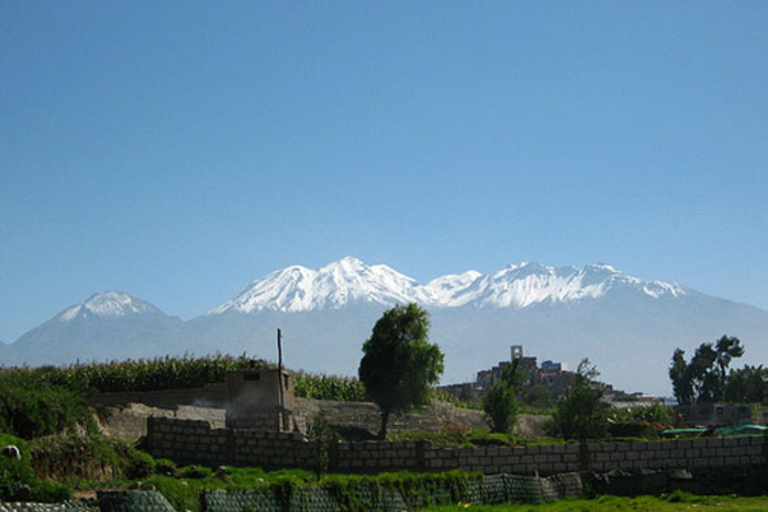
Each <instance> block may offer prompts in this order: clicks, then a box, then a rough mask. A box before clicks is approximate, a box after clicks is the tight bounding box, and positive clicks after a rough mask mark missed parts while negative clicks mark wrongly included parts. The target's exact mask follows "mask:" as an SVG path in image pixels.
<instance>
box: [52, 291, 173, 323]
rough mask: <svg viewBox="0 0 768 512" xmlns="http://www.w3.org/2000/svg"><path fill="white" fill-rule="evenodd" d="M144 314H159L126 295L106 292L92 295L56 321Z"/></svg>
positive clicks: (155, 309) (143, 303) (146, 304)
mask: <svg viewBox="0 0 768 512" xmlns="http://www.w3.org/2000/svg"><path fill="white" fill-rule="evenodd" d="M144 313H159V310H158V309H157V308H155V307H154V306H152V305H150V304H148V303H146V302H144V301H141V300H138V299H135V298H133V297H131V296H130V295H128V294H126V293H122V292H118V291H108V292H105V293H101V294H94V295H92V296H91V297H89V298H88V299H87V300H85V301H83V302H81V303H80V304H78V305H76V306H73V307H71V308H69V309H67V310H65V311H64V312H63V313H61V314H60V315H59V317H58V319H59V320H60V321H62V322H71V321H72V320H74V319H76V318H87V317H89V316H92V317H100V318H118V317H122V316H127V315H138V314H144Z"/></svg>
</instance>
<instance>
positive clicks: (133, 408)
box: [91, 384, 533, 440]
mask: <svg viewBox="0 0 768 512" xmlns="http://www.w3.org/2000/svg"><path fill="white" fill-rule="evenodd" d="M198 392H201V393H202V395H200V396H199V397H198V396H197V395H196V393H198ZM217 396H218V398H216V397H217ZM174 399H178V400H179V402H180V403H179V404H174V403H173V400H174ZM194 403H197V404H201V403H208V404H211V405H209V406H207V407H206V406H200V405H198V406H195V405H191V404H194ZM91 405H93V406H94V407H95V409H96V411H97V413H98V416H99V421H100V423H101V425H102V426H103V429H104V430H105V432H107V433H108V434H109V435H110V436H112V437H115V438H118V439H123V440H136V439H139V438H140V437H143V436H145V435H146V433H147V418H149V417H153V416H155V417H167V418H176V419H194V420H205V421H207V422H209V423H210V425H211V427H213V428H223V427H224V425H225V409H224V407H225V405H226V389H225V388H224V385H223V384H222V385H212V386H210V387H207V388H199V389H187V390H168V391H153V392H146V393H103V394H100V395H96V396H95V397H94V398H93V399H92V400H91ZM292 405H293V409H292V416H293V419H294V420H295V421H294V422H293V424H295V425H296V426H297V427H298V428H299V430H301V431H306V425H307V424H308V423H309V422H311V421H312V419H313V418H314V417H315V416H316V415H317V414H319V413H323V414H324V415H325V416H326V419H327V420H328V422H329V423H331V424H332V425H334V426H337V427H342V428H350V429H361V430H365V431H367V432H369V433H370V434H375V433H376V432H378V429H379V422H380V421H381V414H380V412H379V408H378V407H377V406H376V405H375V404H373V403H368V402H336V401H332V400H310V399H306V398H295V399H294V403H293V404H292ZM264 419H265V421H269V422H275V421H277V419H276V414H266V415H265V416H264ZM254 420H255V418H254ZM449 425H455V426H461V427H463V428H477V427H486V426H487V424H486V422H485V414H484V413H483V412H482V411H478V410H473V409H461V408H459V407H454V406H452V405H450V404H447V403H444V402H438V403H434V404H432V405H430V406H428V407H425V408H424V409H422V410H421V411H415V412H412V413H409V414H401V415H398V414H395V415H392V416H391V417H390V422H389V431H390V432H392V433H399V432H407V431H415V430H428V431H433V432H437V431H440V430H443V429H444V428H445V427H446V426H449ZM526 425H528V422H526V421H525V419H524V418H523V419H522V420H521V421H520V422H519V426H518V427H517V428H518V429H519V430H518V431H516V433H518V434H519V435H530V434H531V433H533V432H530V431H528V430H526V429H525V426H526ZM292 427H293V425H292ZM270 430H274V428H270Z"/></svg>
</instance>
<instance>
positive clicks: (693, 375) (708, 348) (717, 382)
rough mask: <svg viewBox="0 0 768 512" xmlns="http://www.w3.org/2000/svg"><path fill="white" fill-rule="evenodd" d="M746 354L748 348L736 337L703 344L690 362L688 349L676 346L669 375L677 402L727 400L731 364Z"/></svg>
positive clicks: (681, 403) (683, 403) (682, 403)
mask: <svg viewBox="0 0 768 512" xmlns="http://www.w3.org/2000/svg"><path fill="white" fill-rule="evenodd" d="M742 355H744V347H743V346H742V345H741V341H740V340H739V339H738V338H736V337H732V336H722V337H721V338H720V339H719V340H717V341H716V342H714V343H702V344H701V345H700V346H699V348H697V349H696V352H694V354H693V357H692V358H691V361H690V363H688V362H686V361H685V351H683V350H681V349H679V348H678V349H676V350H675V352H674V354H673V355H672V364H671V365H670V368H669V378H670V379H671V380H672V388H673V391H674V393H675V398H676V399H677V402H678V403H679V404H680V405H691V404H694V403H697V404H698V403H712V402H719V401H722V400H725V398H726V389H727V387H728V379H729V377H728V367H729V366H730V364H731V362H732V361H733V360H734V359H735V358H738V357H741V356H742Z"/></svg>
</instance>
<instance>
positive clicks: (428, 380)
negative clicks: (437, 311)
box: [358, 303, 443, 439]
mask: <svg viewBox="0 0 768 512" xmlns="http://www.w3.org/2000/svg"><path fill="white" fill-rule="evenodd" d="M428 334H429V313H428V312H427V311H426V310H425V309H423V308H420V307H419V306H417V305H416V304H413V303H411V304H408V305H404V306H403V305H399V306H395V307H394V308H392V309H389V310H387V311H385V312H384V314H383V315H382V316H381V318H379V320H377V321H376V325H374V326H373V332H372V333H371V337H370V338H368V339H367V340H366V341H365V343H364V344H363V358H362V359H361V360H360V368H359V369H358V375H359V376H360V381H361V382H362V383H363V385H364V386H365V389H366V392H367V393H368V396H370V397H371V399H372V400H373V401H374V402H376V404H378V406H379V409H381V428H380V430H379V434H378V437H379V438H380V439H384V438H385V437H386V436H387V423H388V421H389V416H390V414H392V413H402V412H407V411H410V410H411V409H413V408H417V407H421V406H423V405H426V404H427V403H428V402H429V390H430V388H431V387H432V386H433V385H435V384H437V383H438V381H439V379H440V375H441V374H442V373H443V353H442V352H441V351H440V347H438V346H437V345H436V344H432V343H429V336H428Z"/></svg>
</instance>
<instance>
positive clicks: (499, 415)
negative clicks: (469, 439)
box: [483, 381, 519, 434]
mask: <svg viewBox="0 0 768 512" xmlns="http://www.w3.org/2000/svg"><path fill="white" fill-rule="evenodd" d="M483 410H484V411H485V414H486V415H487V416H488V420H489V423H490V424H491V428H492V429H493V431H494V432H498V433H501V434H509V433H511V432H512V427H514V426H515V422H516V421H517V415H518V413H519V406H518V404H517V398H516V397H515V390H514V388H513V387H512V386H510V385H509V384H508V383H507V382H505V381H500V382H497V383H496V384H494V385H493V386H492V387H491V389H489V390H488V392H487V393H486V394H485V396H484V397H483Z"/></svg>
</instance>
